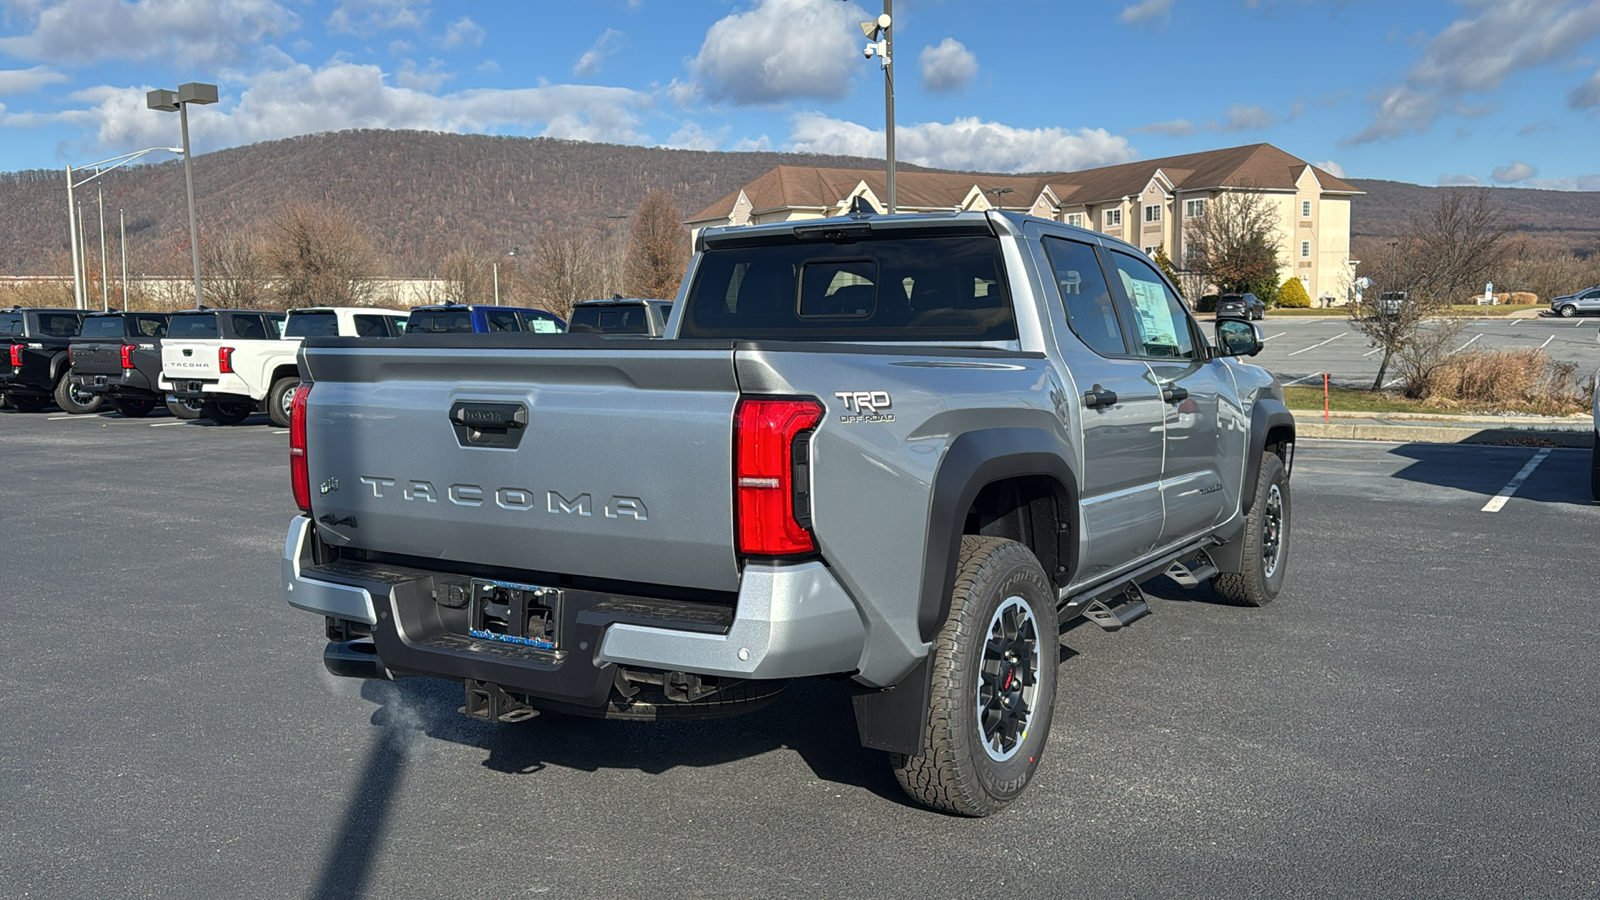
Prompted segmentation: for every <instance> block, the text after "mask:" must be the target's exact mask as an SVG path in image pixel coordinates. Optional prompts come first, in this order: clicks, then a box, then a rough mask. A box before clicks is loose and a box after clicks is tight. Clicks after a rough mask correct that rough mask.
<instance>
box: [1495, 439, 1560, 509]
mask: <svg viewBox="0 0 1600 900" xmlns="http://www.w3.org/2000/svg"><path fill="white" fill-rule="evenodd" d="M1549 455H1550V448H1549V447H1546V448H1544V449H1543V450H1540V451H1539V452H1538V453H1535V454H1534V455H1533V459H1530V460H1528V464H1527V465H1525V466H1523V467H1522V471H1521V472H1518V473H1517V475H1516V477H1515V478H1513V479H1511V480H1510V481H1509V482H1507V483H1506V486H1505V487H1503V488H1501V489H1500V493H1498V494H1495V495H1494V497H1493V498H1491V499H1490V500H1489V502H1488V503H1485V504H1484V505H1483V509H1482V510H1481V512H1486V513H1495V512H1499V511H1500V510H1501V509H1504V508H1505V505H1506V501H1507V500H1510V499H1511V495H1512V494H1515V493H1516V492H1517V488H1519V487H1522V482H1524V481H1526V480H1527V478H1528V476H1529V475H1532V474H1533V470H1534V469H1537V468H1539V463H1542V462H1544V458H1545V457H1546V456H1549Z"/></svg>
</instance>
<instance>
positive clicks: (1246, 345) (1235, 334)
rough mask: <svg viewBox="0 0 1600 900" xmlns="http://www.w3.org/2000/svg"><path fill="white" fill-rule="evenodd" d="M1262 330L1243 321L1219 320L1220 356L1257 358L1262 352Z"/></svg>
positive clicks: (1218, 341) (1218, 351)
mask: <svg viewBox="0 0 1600 900" xmlns="http://www.w3.org/2000/svg"><path fill="white" fill-rule="evenodd" d="M1262 343H1263V342H1262V340H1261V329H1259V328H1257V327H1256V326H1255V324H1254V323H1252V322H1246V321H1245V320H1243V319H1218V320H1217V355H1218V356H1255V355H1256V354H1257V353H1260V352H1261V347H1262Z"/></svg>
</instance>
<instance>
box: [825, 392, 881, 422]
mask: <svg viewBox="0 0 1600 900" xmlns="http://www.w3.org/2000/svg"><path fill="white" fill-rule="evenodd" d="M833 395H834V396H835V397H838V398H839V401H840V402H841V403H843V404H844V408H845V410H846V413H845V415H842V416H840V417H839V421H840V422H841V423H842V424H845V425H856V424H859V423H861V422H893V421H894V413H892V412H889V410H890V409H891V408H892V407H893V406H894V401H893V400H890V399H889V392H888V391H834V392H833Z"/></svg>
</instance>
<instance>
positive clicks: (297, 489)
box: [289, 384, 311, 515]
mask: <svg viewBox="0 0 1600 900" xmlns="http://www.w3.org/2000/svg"><path fill="white" fill-rule="evenodd" d="M309 396H311V385H309V384H302V385H300V386H299V387H298V388H295V391H294V404H293V405H292V406H290V407H289V483H290V484H291V485H292V486H293V487H294V505H295V506H298V507H300V510H301V512H304V513H306V514H307V515H310V514H311V471H310V469H309V468H308V467H307V465H306V398H307V397H309Z"/></svg>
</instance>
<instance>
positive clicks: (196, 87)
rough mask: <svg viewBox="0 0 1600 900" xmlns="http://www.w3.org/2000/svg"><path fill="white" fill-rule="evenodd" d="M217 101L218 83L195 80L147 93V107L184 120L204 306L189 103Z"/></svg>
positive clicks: (192, 234)
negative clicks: (171, 89) (190, 139)
mask: <svg viewBox="0 0 1600 900" xmlns="http://www.w3.org/2000/svg"><path fill="white" fill-rule="evenodd" d="M215 102H217V86H216V85H214V84H201V83H200V82H198V81H191V82H189V83H188V84H180V85H178V89H177V90H176V91H150V92H148V93H146V94H145V95H144V104H145V106H148V107H150V108H151V109H158V110H160V111H162V112H175V113H177V114H178V118H179V119H180V120H182V122H183V181H184V184H185V185H186V186H187V187H188V189H189V249H190V250H191V251H192V252H193V254H194V305H195V307H196V308H199V306H200V300H201V295H200V232H199V230H198V229H197V228H195V225H194V172H193V170H192V169H191V168H190V165H189V157H190V153H189V104H191V103H199V104H201V105H204V104H207V103H215Z"/></svg>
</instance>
